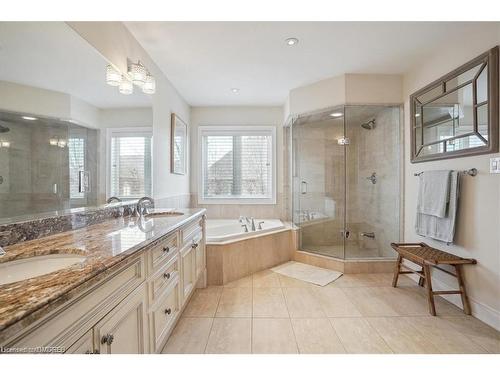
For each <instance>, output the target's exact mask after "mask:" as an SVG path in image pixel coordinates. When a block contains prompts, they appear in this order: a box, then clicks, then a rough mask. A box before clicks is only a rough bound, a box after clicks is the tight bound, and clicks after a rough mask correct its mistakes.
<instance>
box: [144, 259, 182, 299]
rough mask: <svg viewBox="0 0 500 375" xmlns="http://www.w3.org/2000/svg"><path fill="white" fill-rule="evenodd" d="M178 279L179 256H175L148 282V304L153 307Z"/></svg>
mask: <svg viewBox="0 0 500 375" xmlns="http://www.w3.org/2000/svg"><path fill="white" fill-rule="evenodd" d="M178 279H179V256H178V255H176V256H175V257H173V258H172V259H170V260H169V262H168V263H167V264H166V265H165V266H164V267H163V268H161V269H160V270H159V272H158V274H157V275H155V276H153V278H152V279H151V281H150V282H149V303H150V306H151V305H153V304H154V303H155V302H156V301H157V300H158V299H159V298H160V297H161V295H162V294H163V293H164V292H165V290H166V289H167V288H168V286H169V285H170V284H172V283H175V282H178Z"/></svg>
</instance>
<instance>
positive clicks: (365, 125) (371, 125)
mask: <svg viewBox="0 0 500 375" xmlns="http://www.w3.org/2000/svg"><path fill="white" fill-rule="evenodd" d="M361 127H362V128H363V129H367V130H372V129H374V128H375V119H371V120H370V121H368V122H364V123H362V124H361Z"/></svg>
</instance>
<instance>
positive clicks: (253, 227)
mask: <svg viewBox="0 0 500 375" xmlns="http://www.w3.org/2000/svg"><path fill="white" fill-rule="evenodd" d="M250 223H251V224H252V232H255V230H256V229H255V219H254V218H253V217H252V218H250Z"/></svg>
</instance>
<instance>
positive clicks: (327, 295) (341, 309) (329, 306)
mask: <svg viewBox="0 0 500 375" xmlns="http://www.w3.org/2000/svg"><path fill="white" fill-rule="evenodd" d="M311 292H312V293H313V294H314V295H315V296H316V298H317V299H318V301H319V303H320V304H321V308H322V309H323V312H324V313H325V315H326V316H328V317H341V316H361V313H360V312H359V311H358V309H357V308H356V306H354V304H353V303H352V302H351V301H350V300H349V298H347V296H346V295H345V293H344V291H343V289H341V288H314V289H312V291H311Z"/></svg>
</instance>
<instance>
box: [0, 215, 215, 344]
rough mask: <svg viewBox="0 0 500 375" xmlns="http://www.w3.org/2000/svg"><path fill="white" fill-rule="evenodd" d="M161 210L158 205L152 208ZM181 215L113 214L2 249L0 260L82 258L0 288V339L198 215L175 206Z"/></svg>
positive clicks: (46, 312)
mask: <svg viewBox="0 0 500 375" xmlns="http://www.w3.org/2000/svg"><path fill="white" fill-rule="evenodd" d="M158 210H159V211H161V209H158ZM178 211H180V212H182V213H183V214H184V215H181V216H173V217H156V218H154V219H147V220H141V219H139V218H137V217H135V216H125V217H118V218H115V219H110V220H107V221H105V222H102V223H99V224H94V225H90V226H86V227H84V228H81V229H77V230H72V231H67V232H63V233H59V234H54V235H50V236H46V237H44V238H40V239H35V240H31V241H25V242H21V243H18V244H15V245H11V246H7V247H5V251H6V255H4V256H3V257H0V262H1V263H4V262H8V261H11V260H16V259H22V258H28V257H32V256H37V255H46V254H57V253H70V254H80V255H85V256H86V260H85V261H84V262H83V263H81V264H79V265H74V266H72V267H69V268H66V269H63V270H61V271H57V272H52V273H50V274H46V275H43V276H39V277H36V278H31V279H27V280H24V281H19V282H15V283H11V284H5V285H2V286H0V342H3V341H4V340H5V339H6V338H9V337H12V336H13V335H15V334H16V333H17V332H18V331H20V330H22V329H23V328H25V327H27V326H29V325H30V324H32V323H33V322H35V321H36V320H38V319H40V318H41V317H43V316H44V315H46V314H48V313H49V312H51V311H52V310H54V309H56V308H57V307H58V306H60V305H62V304H64V303H65V302H67V301H68V300H70V299H71V298H73V297H75V296H77V295H78V294H79V293H82V292H83V291H85V290H87V289H88V288H90V287H91V286H93V285H94V284H96V283H98V282H99V281H100V280H102V279H104V278H105V277H106V276H108V274H110V273H112V272H113V269H115V268H116V267H121V266H123V265H125V264H127V262H129V261H131V259H132V258H135V255H138V254H141V253H142V252H143V251H145V250H147V249H148V248H150V247H151V246H153V245H154V244H155V243H156V242H157V241H158V240H160V239H162V238H164V237H165V236H167V235H168V234H169V233H172V232H173V231H175V230H176V229H178V228H179V227H181V226H182V225H183V224H186V223H187V222H189V221H190V220H193V219H194V218H196V217H201V216H202V215H203V214H204V212H205V211H204V210H203V209H180V210H178Z"/></svg>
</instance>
